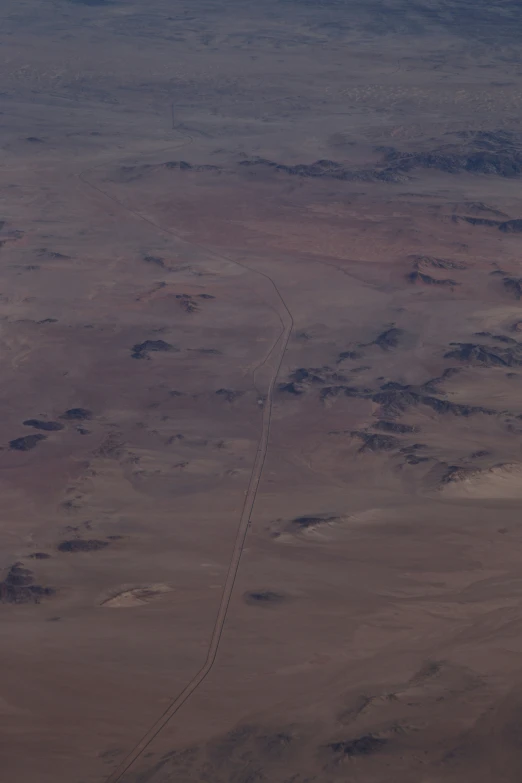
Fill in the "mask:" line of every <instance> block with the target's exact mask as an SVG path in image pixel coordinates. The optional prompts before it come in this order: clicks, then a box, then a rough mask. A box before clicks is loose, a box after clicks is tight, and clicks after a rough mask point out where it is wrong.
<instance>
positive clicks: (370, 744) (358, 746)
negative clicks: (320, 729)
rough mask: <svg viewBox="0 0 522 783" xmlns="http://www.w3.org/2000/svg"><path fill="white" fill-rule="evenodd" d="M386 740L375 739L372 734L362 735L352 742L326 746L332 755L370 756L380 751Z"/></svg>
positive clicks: (346, 741) (347, 741) (333, 743)
mask: <svg viewBox="0 0 522 783" xmlns="http://www.w3.org/2000/svg"><path fill="white" fill-rule="evenodd" d="M385 744H386V740H385V739H383V738H382V737H376V736H375V735H374V734H364V735H363V736H362V737H357V738H356V739H352V740H345V741H343V742H331V743H330V745H329V746H328V747H329V748H330V749H331V750H333V752H334V753H343V754H344V755H345V756H370V755H372V754H373V753H377V752H378V751H379V750H382V748H383V747H384V745H385Z"/></svg>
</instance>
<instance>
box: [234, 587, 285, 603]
mask: <svg viewBox="0 0 522 783" xmlns="http://www.w3.org/2000/svg"><path fill="white" fill-rule="evenodd" d="M244 598H245V601H246V603H247V604H254V605H256V606H273V605H274V604H280V603H281V602H282V601H284V599H285V597H284V595H282V594H281V593H275V592H273V591H272V590H257V591H253V592H250V593H245V595H244Z"/></svg>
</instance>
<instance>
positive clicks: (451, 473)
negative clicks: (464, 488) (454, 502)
mask: <svg viewBox="0 0 522 783" xmlns="http://www.w3.org/2000/svg"><path fill="white" fill-rule="evenodd" d="M474 473H475V471H474V470H473V469H471V468H464V467H462V465H447V466H446V469H445V471H444V473H443V474H442V477H441V479H440V483H441V484H452V483H453V482H456V481H463V480H464V479H466V478H468V477H469V476H472V475H473V474H474Z"/></svg>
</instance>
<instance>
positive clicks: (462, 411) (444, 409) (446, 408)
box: [420, 397, 496, 416]
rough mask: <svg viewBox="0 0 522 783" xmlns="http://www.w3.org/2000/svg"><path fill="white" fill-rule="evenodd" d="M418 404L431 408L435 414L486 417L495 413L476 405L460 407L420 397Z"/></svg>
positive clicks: (454, 403)
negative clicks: (481, 415)
mask: <svg viewBox="0 0 522 783" xmlns="http://www.w3.org/2000/svg"><path fill="white" fill-rule="evenodd" d="M420 402H421V403H422V404H423V405H427V406H428V407H429V408H433V410H434V411H436V412H437V413H452V414H453V415H454V416H472V415H473V414H475V413H484V414H486V415H487V416H492V415H494V414H495V413H496V411H494V410H491V409H490V408H482V407H480V406H476V405H461V404H459V403H456V402H449V401H448V400H441V399H439V398H438V397H421V399H420Z"/></svg>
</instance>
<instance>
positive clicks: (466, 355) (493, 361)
mask: <svg viewBox="0 0 522 783" xmlns="http://www.w3.org/2000/svg"><path fill="white" fill-rule="evenodd" d="M450 345H452V346H455V347H454V348H453V349H452V350H451V351H448V352H447V353H445V354H444V358H446V359H457V360H458V361H459V362H463V363H465V364H470V365H474V366H480V367H516V366H518V365H522V345H520V343H516V344H515V345H509V347H506V348H502V347H500V346H494V347H492V346H489V345H484V344H483V343H450Z"/></svg>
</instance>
